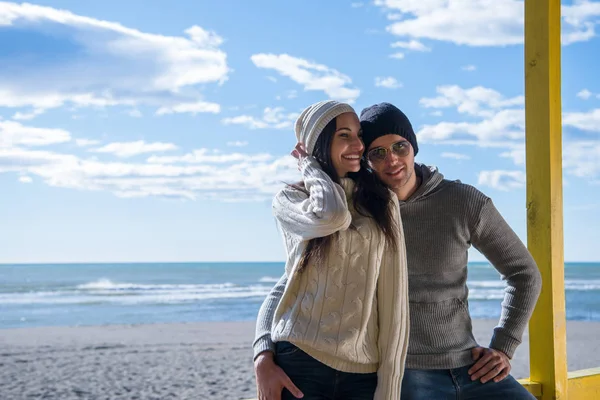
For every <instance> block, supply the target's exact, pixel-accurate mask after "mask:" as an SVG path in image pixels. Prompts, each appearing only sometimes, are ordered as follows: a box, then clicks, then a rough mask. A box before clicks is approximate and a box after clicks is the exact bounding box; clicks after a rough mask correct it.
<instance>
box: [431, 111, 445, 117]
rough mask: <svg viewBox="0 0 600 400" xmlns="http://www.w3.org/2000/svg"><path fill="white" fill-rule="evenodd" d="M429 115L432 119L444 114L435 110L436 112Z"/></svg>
mask: <svg viewBox="0 0 600 400" xmlns="http://www.w3.org/2000/svg"><path fill="white" fill-rule="evenodd" d="M431 115H432V116H434V117H441V116H442V115H444V113H443V112H442V111H440V110H436V111H432V112H431Z"/></svg>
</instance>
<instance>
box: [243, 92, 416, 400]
mask: <svg viewBox="0 0 600 400" xmlns="http://www.w3.org/2000/svg"><path fill="white" fill-rule="evenodd" d="M295 130H296V138H297V141H298V144H297V145H296V148H295V150H294V151H293V152H292V155H293V156H294V157H296V158H297V159H298V163H299V168H300V171H301V173H302V176H303V181H302V182H301V183H300V184H298V185H290V186H288V187H286V188H284V189H283V190H282V191H281V192H279V193H278V194H277V195H276V197H275V199H274V201H273V213H274V215H275V218H276V220H277V222H278V225H279V227H280V229H281V232H282V236H283V238H284V243H285V247H286V251H287V261H286V266H285V277H286V279H287V285H286V286H285V289H284V291H283V294H282V297H281V301H280V302H279V305H278V306H277V308H276V310H275V315H274V318H273V322H272V325H270V326H260V325H257V332H267V334H270V338H271V339H272V341H273V342H275V349H270V348H264V349H261V348H260V345H259V346H255V351H256V354H257V357H255V360H256V374H257V386H258V395H259V399H260V400H263V399H265V400H266V399H268V400H271V399H279V398H280V397H279V396H280V395H282V397H281V398H282V399H284V400H285V399H292V398H294V397H299V396H300V395H301V394H303V398H304V399H307V400H312V399H332V400H337V399H345V400H353V399H355V400H362V399H365V400H366V399H373V398H375V399H378V400H379V399H382V400H383V399H385V400H387V399H399V398H400V387H401V381H402V375H403V371H404V360H405V357H406V350H407V343H408V334H407V332H408V303H407V302H408V298H407V278H406V257H405V248H404V240H403V236H402V226H401V221H400V218H399V213H398V203H397V200H396V199H395V196H394V195H393V193H391V192H390V191H388V190H387V189H384V190H381V191H379V192H366V191H365V190H364V188H362V187H360V186H358V185H356V183H355V180H356V179H357V178H356V174H357V173H359V171H360V169H361V164H360V163H361V161H360V160H361V158H362V154H363V151H364V146H363V143H362V141H361V137H360V135H361V129H360V123H359V120H358V117H357V115H356V113H355V112H354V110H353V109H352V107H351V106H349V105H348V104H344V103H339V102H335V101H324V102H320V103H316V104H313V105H311V106H310V107H308V108H307V109H306V110H304V111H303V112H302V114H301V115H300V117H299V118H298V120H297V122H296V129H295ZM260 320H261V318H259V321H260ZM257 336H258V337H260V333H259V334H258V335H257ZM268 343H271V342H270V341H269V342H268ZM269 350H270V351H269ZM273 351H274V352H275V354H276V355H275V358H274V360H275V364H277V366H278V367H275V366H274V364H273V363H272V359H273V354H272V353H273ZM263 361H265V362H264V363H263ZM262 366H266V367H265V368H263V367H262ZM279 368H281V369H279ZM281 370H282V371H283V372H284V373H285V375H287V376H288V377H289V379H291V381H292V382H294V384H295V385H296V386H297V387H296V386H294V385H293V384H291V383H290V382H289V379H288V384H287V385H286V386H287V388H289V389H291V391H290V390H288V389H284V390H283V393H281V390H282V388H283V386H282V385H280V384H279V383H275V384H272V383H273V382H274V381H273V378H274V377H277V376H284V374H282V373H281ZM277 374H279V375H277ZM298 389H299V390H298ZM292 392H293V393H294V394H292ZM299 392H301V393H299Z"/></svg>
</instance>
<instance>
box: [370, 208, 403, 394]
mask: <svg viewBox="0 0 600 400" xmlns="http://www.w3.org/2000/svg"><path fill="white" fill-rule="evenodd" d="M395 206H396V210H398V208H397V207H398V204H397V203H396V204H395ZM395 214H396V217H397V218H399V217H398V213H397V212H395ZM398 221H399V219H398ZM399 228H400V229H399V230H398V231H399V232H400V235H399V240H398V249H397V251H392V249H390V248H388V246H386V249H385V250H384V253H383V257H382V261H381V267H380V272H379V277H378V280H377V311H378V316H379V337H378V347H379V368H378V370H377V389H376V391H375V397H374V400H399V399H400V389H401V386H402V377H403V375H404V364H405V362H406V354H407V349H408V331H409V309H408V272H407V269H406V248H405V243H404V234H403V229H402V224H401V222H400V227H399Z"/></svg>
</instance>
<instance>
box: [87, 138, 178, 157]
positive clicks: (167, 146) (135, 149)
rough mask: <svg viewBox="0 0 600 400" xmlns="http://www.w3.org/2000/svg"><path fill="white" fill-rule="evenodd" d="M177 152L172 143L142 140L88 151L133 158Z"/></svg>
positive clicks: (110, 144) (116, 143) (113, 144)
mask: <svg viewBox="0 0 600 400" xmlns="http://www.w3.org/2000/svg"><path fill="white" fill-rule="evenodd" d="M172 150H177V146H175V145H174V144H173V143H162V142H154V143H146V142H144V141H143V140H138V141H135V142H114V143H109V144H107V145H105V146H102V147H99V148H97V149H91V150H89V151H90V152H92V153H109V154H114V155H115V156H117V157H123V158H126V157H133V156H137V155H140V154H145V153H157V152H164V151H172Z"/></svg>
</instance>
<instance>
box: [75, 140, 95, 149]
mask: <svg viewBox="0 0 600 400" xmlns="http://www.w3.org/2000/svg"><path fill="white" fill-rule="evenodd" d="M75 144H76V145H77V146H79V147H87V146H95V145H97V144H100V141H99V140H95V139H75Z"/></svg>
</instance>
